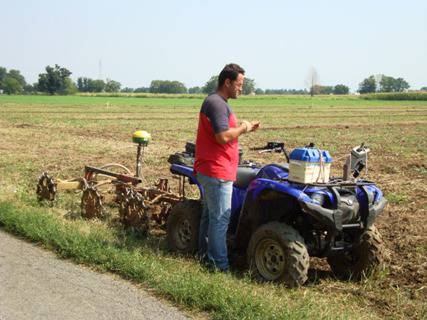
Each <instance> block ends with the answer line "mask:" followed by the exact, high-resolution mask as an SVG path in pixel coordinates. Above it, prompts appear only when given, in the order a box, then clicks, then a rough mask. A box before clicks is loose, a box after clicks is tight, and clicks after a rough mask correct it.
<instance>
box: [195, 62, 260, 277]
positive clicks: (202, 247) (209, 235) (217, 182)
mask: <svg viewBox="0 0 427 320" xmlns="http://www.w3.org/2000/svg"><path fill="white" fill-rule="evenodd" d="M244 74H245V71H244V70H243V69H242V68H241V67H240V66H238V65H237V64H228V65H226V66H225V67H224V69H223V70H222V71H221V73H220V74H219V77H218V88H217V91H216V92H215V93H212V94H210V95H209V96H208V97H207V98H206V99H205V100H204V102H203V104H202V107H201V110H200V114H199V126H198V130H197V140H196V159H195V163H194V171H195V172H196V173H197V179H198V181H199V182H200V183H201V185H202V186H203V189H204V192H205V194H204V198H203V213H202V217H201V221H200V229H199V253H200V254H201V256H202V257H204V258H207V259H208V261H209V263H210V264H212V265H213V267H214V268H217V269H219V270H221V271H226V270H228V268H229V264H228V257H227V243H226V236H227V229H228V223H229V221H230V214H231V195H232V190H233V181H235V180H236V173H237V165H238V161H239V145H238V142H237V138H238V137H239V136H240V135H242V134H244V133H246V132H251V131H255V130H257V129H258V127H259V122H258V121H253V122H249V121H245V120H243V121H242V123H241V124H240V125H238V123H237V119H236V116H235V115H234V113H233V111H232V110H231V107H230V106H229V105H228V103H227V101H228V99H230V98H231V99H236V98H237V96H238V95H239V94H240V93H241V92H242V87H243V81H244Z"/></svg>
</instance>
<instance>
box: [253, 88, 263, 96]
mask: <svg viewBox="0 0 427 320" xmlns="http://www.w3.org/2000/svg"><path fill="white" fill-rule="evenodd" d="M264 93H265V92H264V90H262V89H261V88H256V89H255V94H256V95H263V94H264Z"/></svg>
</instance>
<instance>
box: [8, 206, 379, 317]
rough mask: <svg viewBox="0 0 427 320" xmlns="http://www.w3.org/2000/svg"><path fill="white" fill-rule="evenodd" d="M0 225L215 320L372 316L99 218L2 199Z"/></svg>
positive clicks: (351, 303) (343, 302)
mask: <svg viewBox="0 0 427 320" xmlns="http://www.w3.org/2000/svg"><path fill="white" fill-rule="evenodd" d="M0 225H2V226H3V227H4V229H5V230H7V231H9V232H12V233H15V234H18V235H21V236H23V237H25V238H27V239H30V240H32V241H35V242H38V243H42V244H43V245H44V246H45V247H47V248H49V249H51V250H53V251H55V252H56V253H57V254H58V255H59V256H61V257H63V258H69V259H72V260H73V261H75V262H77V263H82V264H86V265H90V266H92V267H95V268H96V269H98V270H101V271H111V272H115V273H117V274H119V275H121V276H122V277H123V278H126V279H131V280H133V281H135V282H138V283H141V284H144V285H147V286H148V287H150V288H152V289H153V290H154V291H155V292H156V293H157V294H159V295H161V296H163V297H166V298H167V299H169V300H171V301H173V302H175V303H177V304H178V305H181V306H183V307H185V308H187V309H191V310H195V311H205V312H208V313H209V314H210V316H211V317H212V318H213V319H314V318H316V319H331V318H334V319H335V318H339V319H356V318H360V317H361V315H363V318H367V317H366V316H367V315H366V313H364V312H362V310H361V307H360V306H357V305H356V304H355V303H354V301H348V300H346V299H339V298H337V297H335V298H333V297H325V296H321V295H320V294H318V293H316V292H310V291H309V290H306V289H298V290H290V289H285V288H283V287H282V286H276V285H272V284H262V285H260V284H257V283H254V282H253V281H251V280H250V279H249V277H243V278H237V277H236V276H235V275H232V274H221V273H209V272H207V271H206V270H205V269H204V268H203V267H201V266H200V265H199V264H198V263H197V262H194V261H192V260H190V259H184V258H182V257H176V256H171V255H167V254H165V253H164V252H163V251H162V250H160V249H157V250H156V249H153V247H152V246H148V245H144V242H143V241H141V240H140V239H138V238H137V237H136V236H135V235H134V234H131V233H126V232H124V231H120V230H115V229H111V228H108V227H106V226H104V225H102V224H100V223H96V222H87V221H82V220H66V219H63V218H62V217H60V216H58V214H57V213H55V211H53V210H51V209H47V208H36V207H31V206H24V205H22V204H19V203H14V202H11V201H3V200H2V201H0ZM337 301H339V303H338V304H337ZM369 317H370V318H372V317H374V315H372V314H371V315H370V316H369Z"/></svg>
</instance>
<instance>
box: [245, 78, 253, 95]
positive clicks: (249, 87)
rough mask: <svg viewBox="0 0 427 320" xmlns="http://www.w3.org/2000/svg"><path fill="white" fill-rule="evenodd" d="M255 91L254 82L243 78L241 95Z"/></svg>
mask: <svg viewBox="0 0 427 320" xmlns="http://www.w3.org/2000/svg"><path fill="white" fill-rule="evenodd" d="M254 91H255V80H254V79H249V78H245V81H244V82H243V88H242V94H251V93H253V92H254Z"/></svg>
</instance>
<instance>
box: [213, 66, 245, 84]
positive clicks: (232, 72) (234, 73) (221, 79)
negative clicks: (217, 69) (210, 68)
mask: <svg viewBox="0 0 427 320" xmlns="http://www.w3.org/2000/svg"><path fill="white" fill-rule="evenodd" d="M239 73H241V74H243V75H244V74H245V70H244V69H243V68H242V67H241V66H239V65H238V64H235V63H230V64H227V65H226V66H225V67H224V69H222V71H221V73H220V74H219V76H218V88H220V87H222V86H223V85H224V83H225V79H230V80H231V81H234V80H236V79H237V77H238V75H239Z"/></svg>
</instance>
